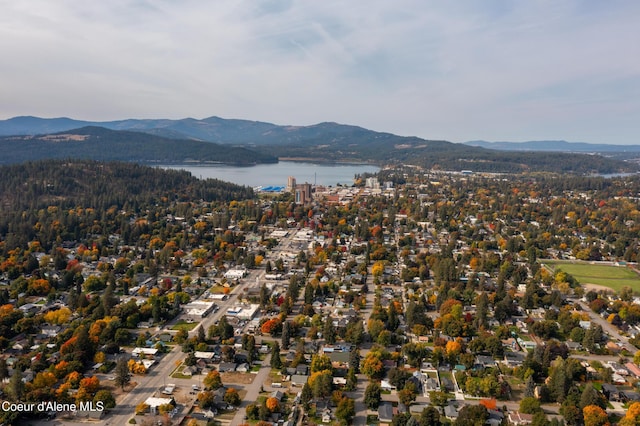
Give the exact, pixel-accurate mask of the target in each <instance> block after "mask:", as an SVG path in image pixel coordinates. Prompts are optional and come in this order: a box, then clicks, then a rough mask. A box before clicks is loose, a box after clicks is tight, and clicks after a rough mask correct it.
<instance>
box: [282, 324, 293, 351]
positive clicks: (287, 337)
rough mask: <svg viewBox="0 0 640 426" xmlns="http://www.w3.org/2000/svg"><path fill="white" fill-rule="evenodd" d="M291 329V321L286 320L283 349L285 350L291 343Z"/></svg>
mask: <svg viewBox="0 0 640 426" xmlns="http://www.w3.org/2000/svg"><path fill="white" fill-rule="evenodd" d="M290 329H291V327H290V325H289V321H285V322H284V324H282V349H284V350H285V351H286V350H288V349H289V345H290V343H291V330H290Z"/></svg>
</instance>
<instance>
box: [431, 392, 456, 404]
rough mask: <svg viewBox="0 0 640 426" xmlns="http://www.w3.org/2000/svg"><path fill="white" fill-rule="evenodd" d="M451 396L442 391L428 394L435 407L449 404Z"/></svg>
mask: <svg viewBox="0 0 640 426" xmlns="http://www.w3.org/2000/svg"><path fill="white" fill-rule="evenodd" d="M450 398H451V395H450V394H449V393H447V392H442V391H431V392H429V400H430V401H431V403H432V404H433V405H435V406H436V407H444V406H445V405H447V403H448V402H449V399H450Z"/></svg>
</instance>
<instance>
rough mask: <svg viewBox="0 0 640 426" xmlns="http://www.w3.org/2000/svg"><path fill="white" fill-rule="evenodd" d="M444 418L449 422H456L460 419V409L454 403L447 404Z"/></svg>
mask: <svg viewBox="0 0 640 426" xmlns="http://www.w3.org/2000/svg"><path fill="white" fill-rule="evenodd" d="M460 408H462V407H460ZM444 416H445V417H446V418H447V419H449V420H456V419H457V418H458V407H457V406H456V405H455V404H452V403H449V404H447V405H446V406H445V407H444Z"/></svg>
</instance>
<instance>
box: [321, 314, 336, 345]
mask: <svg viewBox="0 0 640 426" xmlns="http://www.w3.org/2000/svg"><path fill="white" fill-rule="evenodd" d="M322 337H323V338H324V341H325V343H327V344H329V345H333V344H334V343H336V330H335V328H333V321H332V319H331V317H326V318H325V320H324V327H323V328H322Z"/></svg>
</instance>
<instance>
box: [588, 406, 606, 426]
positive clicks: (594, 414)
mask: <svg viewBox="0 0 640 426" xmlns="http://www.w3.org/2000/svg"><path fill="white" fill-rule="evenodd" d="M582 414H583V416H584V426H610V425H611V423H609V417H608V416H607V412H606V411H604V410H603V409H602V408H600V407H598V406H597V405H587V406H586V407H584V408H583V409H582Z"/></svg>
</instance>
